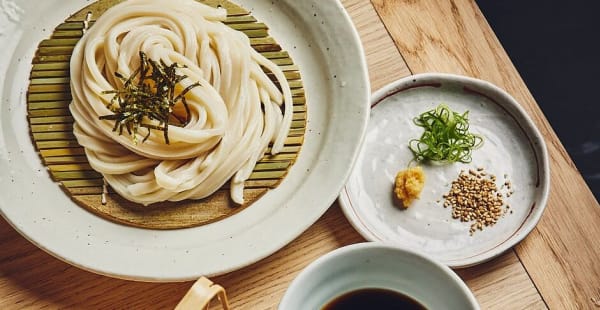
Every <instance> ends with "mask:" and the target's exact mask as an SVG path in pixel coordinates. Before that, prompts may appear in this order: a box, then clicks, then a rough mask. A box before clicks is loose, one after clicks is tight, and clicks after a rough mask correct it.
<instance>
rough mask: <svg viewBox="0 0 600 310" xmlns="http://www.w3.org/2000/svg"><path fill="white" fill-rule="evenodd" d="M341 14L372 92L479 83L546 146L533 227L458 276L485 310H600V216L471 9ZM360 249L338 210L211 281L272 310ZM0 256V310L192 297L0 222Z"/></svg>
mask: <svg viewBox="0 0 600 310" xmlns="http://www.w3.org/2000/svg"><path fill="white" fill-rule="evenodd" d="M328 1H329V0H328ZM342 2H343V4H344V6H345V7H346V9H347V10H348V12H349V13H350V15H351V17H352V19H353V21H354V23H355V25H356V27H357V28H358V31H359V33H360V36H361V39H362V42H363V45H364V47H365V52H366V55H367V61H368V64H369V72H370V77H371V85H372V89H373V91H375V90H377V89H379V88H380V87H381V86H383V85H385V84H387V83H389V82H391V81H393V80H395V79H398V78H401V77H404V76H407V75H410V74H412V73H421V72H448V73H456V74H462V75H467V76H472V77H476V78H481V79H484V80H488V81H490V82H492V83H494V84H496V85H498V86H500V87H502V88H504V89H505V90H507V91H508V92H509V93H510V94H511V95H512V96H514V97H515V98H516V99H517V101H518V102H520V103H521V104H522V106H523V107H524V108H525V110H526V111H527V112H528V113H529V115H530V116H531V117H532V118H533V120H534V122H535V123H536V125H537V126H538V128H539V129H540V131H541V132H542V135H543V136H544V137H545V139H546V143H547V147H548V151H549V155H550V168H551V189H550V197H549V200H548V206H547V209H546V211H545V213H544V215H543V217H542V219H541V221H540V222H539V224H538V226H537V227H536V228H535V229H534V230H533V232H532V233H531V234H530V235H529V236H528V237H527V238H526V239H525V240H524V241H523V242H521V243H520V244H519V245H518V246H516V247H515V248H514V249H512V250H510V251H508V252H507V253H505V254H503V255H501V256H500V257H498V258H496V259H494V260H492V261H490V262H488V263H485V264H482V265H479V266H476V267H471V268H468V269H462V270H457V271H456V272H457V273H458V274H459V275H460V276H461V277H462V278H463V279H464V280H465V281H466V283H467V285H468V286H469V287H470V288H471V289H472V290H473V292H474V294H475V296H476V298H477V299H478V301H479V303H480V304H481V306H482V308H483V309H546V308H550V309H595V308H598V309H600V206H599V205H598V202H597V201H596V200H595V198H594V196H593V195H592V193H591V192H590V190H589V188H588V187H587V185H586V184H585V182H584V180H583V179H582V177H581V175H580V174H579V172H578V171H577V168H576V167H575V165H574V164H573V162H572V161H571V159H570V157H569V155H568V154H567V152H566V151H565V149H564V147H563V146H562V144H561V142H560V141H559V139H558V138H557V136H556V134H555V133H554V131H553V130H552V128H551V127H550V125H549V124H548V121H547V120H546V118H545V117H544V115H543V113H542V112H541V110H540V108H539V106H538V104H537V103H536V102H535V100H534V99H533V97H532V96H531V94H530V93H529V91H528V89H527V86H526V85H525V84H524V82H523V80H522V79H521V77H520V76H519V73H518V72H517V70H516V69H515V68H514V66H513V65H512V63H511V61H510V59H509V57H508V56H507V54H506V52H505V51H504V49H503V48H502V46H501V44H500V42H499V41H498V39H497V38H496V36H495V35H494V32H493V31H492V30H491V28H490V26H489V25H488V23H487V22H486V19H485V17H484V16H483V15H482V14H481V12H480V10H479V8H478V7H477V5H476V4H475V2H474V1H473V0H417V1H415V0H371V1H369V0H344V1H342ZM557 61H560V59H557ZM549 87H551V86H549ZM565 105H566V106H567V105H568V103H566V104H565ZM362 241H364V239H363V238H362V237H361V236H360V235H358V233H356V232H355V231H354V230H353V228H352V227H351V226H350V224H349V223H348V221H347V220H346V219H345V218H344V216H343V214H342V212H341V211H340V208H339V206H338V205H337V203H336V204H334V205H333V206H332V207H331V208H330V209H329V211H327V213H326V214H325V215H324V216H323V217H322V218H321V219H319V220H318V221H317V222H316V223H315V224H314V225H313V226H312V227H310V228H309V229H308V230H307V231H306V232H304V233H303V234H302V235H301V236H300V237H298V238H297V239H296V240H294V241H293V242H291V243H290V244H289V245H287V246H286V247H284V248H283V249H281V250H279V251H278V252H276V253H275V254H273V255H271V256H270V257H268V258H266V259H264V260H262V261H260V262H258V263H256V264H253V265H251V266H249V267H246V268H243V269H241V270H238V271H235V272H232V273H230V274H227V275H224V276H220V277H215V278H213V279H212V280H213V281H215V282H217V283H219V284H221V285H222V286H224V287H225V288H226V289H227V293H228V295H229V298H230V301H231V303H232V306H233V308H234V309H272V308H276V306H277V304H278V303H279V300H280V299H281V297H282V295H283V293H284V292H285V290H286V288H287V286H288V285H289V283H290V281H291V280H292V279H293V278H294V277H295V276H296V275H297V274H298V273H299V272H300V270H302V269H303V268H304V267H306V266H307V265H308V264H309V263H310V262H311V261H313V260H314V259H316V258H317V257H319V256H321V255H323V254H325V253H327V252H329V251H331V250H334V249H336V248H339V247H341V246H344V245H347V244H351V243H357V242H362ZM0 248H1V249H2V250H1V251H0V309H19V308H33V309H39V308H50V309H54V308H69V309H72V308H78V309H107V308H109V309H113V308H119V309H120V308H123V309H124V308H128V309H168V308H173V307H174V306H175V305H176V304H177V302H178V300H179V299H180V298H181V297H183V295H184V294H185V292H186V291H187V290H188V289H189V288H190V286H191V285H192V283H191V282H186V283H161V284H157V283H139V282H131V281H124V280H117V279H112V278H108V277H104V276H99V275H96V274H92V273H89V272H86V271H83V270H81V269H78V268H76V267H72V266H70V265H68V264H66V263H63V262H62V261H59V260H58V259H55V258H53V257H51V256H50V255H48V254H46V253H45V252H43V251H42V250H40V249H38V248H36V247H35V246H34V245H32V244H30V243H29V242H28V241H26V240H25V239H24V238H23V237H21V236H20V235H19V234H18V233H17V232H15V231H14V230H13V229H12V228H11V227H10V225H9V224H8V223H7V222H6V221H4V220H3V219H0Z"/></svg>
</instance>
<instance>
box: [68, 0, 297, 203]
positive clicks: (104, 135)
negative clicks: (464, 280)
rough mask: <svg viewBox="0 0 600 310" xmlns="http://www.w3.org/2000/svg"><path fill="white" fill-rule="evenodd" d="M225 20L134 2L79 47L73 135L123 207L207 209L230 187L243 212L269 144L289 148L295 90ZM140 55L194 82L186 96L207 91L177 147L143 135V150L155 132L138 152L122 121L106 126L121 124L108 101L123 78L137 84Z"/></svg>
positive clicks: (205, 12) (105, 19)
mask: <svg viewBox="0 0 600 310" xmlns="http://www.w3.org/2000/svg"><path fill="white" fill-rule="evenodd" d="M226 15H227V13H226V11H225V10H224V9H221V8H219V9H215V8H211V7H208V6H206V5H203V4H200V3H198V2H196V1H194V0H179V1H167V0H129V1H125V2H122V3H121V4H118V5H116V6H114V7H112V8H111V9H109V10H108V11H106V12H105V13H104V14H103V15H102V16H101V17H99V18H98V19H97V21H96V23H95V24H94V25H93V26H92V27H91V28H90V29H89V30H88V31H87V32H86V33H85V35H84V36H83V37H82V39H81V40H80V42H79V43H78V44H77V45H76V47H75V50H74V51H73V56H72V58H71V64H70V65H71V67H70V68H71V92H72V97H73V101H72V103H71V105H70V110H71V113H72V115H73V117H74V119H75V124H74V128H73V132H74V134H75V136H76V138H77V141H78V142H79V144H81V145H82V146H83V147H84V148H85V154H86V156H87V158H88V161H89V163H90V165H91V166H92V168H93V169H95V170H96V171H98V172H100V173H101V174H102V175H103V176H104V178H105V180H106V182H107V183H108V184H110V185H111V187H112V188H113V189H114V190H115V191H116V192H118V193H119V194H120V195H121V196H123V197H124V198H126V199H128V200H130V201H133V202H137V203H141V204H144V205H148V204H151V203H155V202H160V201H179V200H183V199H201V198H204V197H207V196H209V195H211V194H212V193H214V192H215V191H216V190H218V189H219V188H220V187H221V186H222V185H224V184H225V183H226V182H227V181H228V180H231V187H230V188H231V197H232V199H233V201H234V202H236V203H238V204H241V203H243V186H244V181H245V180H246V179H248V178H249V176H250V174H251V172H252V170H253V169H254V166H255V165H256V162H257V161H258V160H259V159H260V158H262V157H263V155H264V153H265V151H266V150H267V147H268V145H269V143H271V142H273V145H272V148H271V152H272V153H273V154H275V153H278V152H279V151H280V150H281V149H282V148H283V144H284V142H285V139H286V137H287V135H288V132H289V128H290V124H291V116H292V111H291V109H292V97H291V92H290V89H289V85H288V83H287V81H286V79H285V76H284V75H283V73H282V71H281V70H280V69H279V68H278V67H277V66H276V65H275V64H273V63H272V62H271V61H269V60H268V59H266V58H264V57H263V56H262V55H261V54H259V53H257V52H256V51H254V49H253V48H252V47H251V46H250V42H249V39H248V37H247V36H246V35H245V34H243V33H241V32H238V31H235V30H233V29H231V28H230V27H228V26H226V25H225V24H223V23H222V22H221V21H223V20H225V18H226ZM140 51H142V52H144V53H145V54H146V55H147V56H148V58H150V59H153V60H157V61H158V60H162V61H163V62H164V63H165V64H166V65H171V64H173V63H178V64H179V65H184V66H185V67H184V68H179V69H177V70H178V74H180V75H186V76H187V77H188V78H186V79H184V80H182V81H181V82H180V88H182V89H183V88H186V87H187V86H190V85H191V84H193V83H195V82H199V83H200V86H198V87H194V88H192V89H191V90H190V91H189V92H188V93H187V94H186V95H185V97H186V99H187V105H188V106H189V110H190V114H189V116H190V117H189V122H188V123H187V124H186V125H185V126H183V127H179V126H174V125H169V128H168V138H169V141H170V143H169V144H167V143H166V142H165V139H164V137H163V132H161V131H159V130H150V129H147V128H140V130H139V132H138V135H139V136H140V139H138V140H139V141H141V140H142V139H141V138H144V137H145V136H146V135H147V134H148V131H150V132H149V136H148V138H147V140H146V141H144V142H143V143H141V142H137V143H134V139H133V137H132V136H131V135H132V134H131V133H128V132H126V131H125V132H123V134H122V135H120V134H119V133H118V132H114V131H113V127H114V125H115V121H114V120H100V119H99V117H100V116H103V115H109V114H113V112H112V111H111V110H110V109H109V108H108V107H107V106H108V105H109V104H110V102H111V99H112V97H113V96H114V94H103V91H107V90H113V89H114V90H117V89H122V88H123V82H122V80H120V79H119V78H116V77H115V72H118V73H120V74H121V75H123V76H124V77H129V76H131V75H132V74H133V73H134V70H136V69H137V68H138V67H139V66H140V57H139V52H140ZM261 66H262V67H264V68H266V70H268V71H270V72H271V73H272V74H273V75H274V76H275V77H276V79H277V81H278V83H279V84H280V87H281V90H282V91H280V90H279V89H278V88H277V87H276V85H275V84H274V83H273V82H272V81H271V80H269V78H268V77H267V75H266V74H265V73H264V72H263V69H261ZM179 91H181V90H179ZM281 106H283V107H284V108H283V109H282V108H281ZM178 109H179V110H182V107H178V106H175V107H174V111H175V112H176V111H177V110H178ZM282 110H283V112H282ZM148 122H149V123H152V120H150V121H148ZM154 122H155V125H158V122H157V121H154Z"/></svg>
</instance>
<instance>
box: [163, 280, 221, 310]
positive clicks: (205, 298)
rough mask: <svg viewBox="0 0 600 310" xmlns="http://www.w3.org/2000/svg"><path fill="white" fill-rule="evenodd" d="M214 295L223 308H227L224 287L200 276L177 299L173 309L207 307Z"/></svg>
mask: <svg viewBox="0 0 600 310" xmlns="http://www.w3.org/2000/svg"><path fill="white" fill-rule="evenodd" d="M215 296H217V298H218V299H219V301H221V306H222V307H223V309H224V310H229V302H228V300H227V294H226V293H225V289H224V288H223V287H222V286H220V285H218V284H214V283H213V282H212V281H210V280H209V279H207V278H205V277H201V278H200V279H198V280H197V281H196V282H195V283H194V285H192V287H191V288H190V290H189V291H188V292H187V293H186V294H185V296H183V298H182V299H181V300H180V301H179V303H178V304H177V306H176V307H175V310H192V309H193V310H197V309H208V307H209V305H210V302H211V300H213V298H215Z"/></svg>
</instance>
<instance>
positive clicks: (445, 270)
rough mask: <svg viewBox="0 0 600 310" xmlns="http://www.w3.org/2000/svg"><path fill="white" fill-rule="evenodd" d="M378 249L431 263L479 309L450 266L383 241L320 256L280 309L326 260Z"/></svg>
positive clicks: (295, 283) (299, 278)
mask: <svg viewBox="0 0 600 310" xmlns="http://www.w3.org/2000/svg"><path fill="white" fill-rule="evenodd" d="M377 249H389V250H394V251H397V252H399V253H401V254H402V255H409V256H413V257H416V258H418V259H420V260H423V261H425V262H427V263H429V264H431V265H432V266H433V267H435V268H436V269H437V270H439V271H441V272H442V273H443V274H444V275H445V276H447V277H448V279H449V280H451V281H452V282H453V283H454V284H456V286H457V287H458V288H459V289H460V291H461V292H462V293H463V295H464V297H465V298H466V300H467V301H468V303H469V304H470V305H471V306H472V308H474V309H479V304H478V302H477V300H476V299H475V296H474V295H473V293H472V292H471V290H470V289H469V287H468V286H467V285H466V284H465V283H464V282H463V280H462V279H461V278H460V277H459V276H458V275H457V274H456V273H454V271H452V269H450V268H449V267H448V266H446V265H444V264H441V263H439V262H438V261H436V260H435V259H433V258H431V257H429V256H428V255H426V254H422V253H419V252H416V251H413V250H410V249H405V248H402V247H399V246H394V245H390V244H384V243H381V242H362V243H356V244H351V245H347V246H344V247H341V248H338V249H336V250H333V251H331V252H329V253H327V254H325V255H323V256H321V257H319V258H318V259H316V260H315V261H313V262H312V263H311V264H310V265H308V266H307V267H306V268H304V269H303V270H302V271H301V272H300V274H299V275H298V276H297V277H296V278H295V279H294V280H293V281H292V283H291V284H290V285H289V286H288V289H287V291H286V293H285V294H284V296H283V298H282V299H281V302H280V309H285V307H286V306H287V305H289V303H290V300H291V294H292V293H293V292H294V291H296V290H298V289H300V288H301V286H302V285H303V284H304V283H306V282H310V277H311V275H313V274H314V273H315V271H318V270H319V269H321V268H322V265H323V264H325V263H326V262H329V261H334V260H338V259H340V258H342V257H344V256H348V255H349V254H351V253H354V252H360V251H373V250H377Z"/></svg>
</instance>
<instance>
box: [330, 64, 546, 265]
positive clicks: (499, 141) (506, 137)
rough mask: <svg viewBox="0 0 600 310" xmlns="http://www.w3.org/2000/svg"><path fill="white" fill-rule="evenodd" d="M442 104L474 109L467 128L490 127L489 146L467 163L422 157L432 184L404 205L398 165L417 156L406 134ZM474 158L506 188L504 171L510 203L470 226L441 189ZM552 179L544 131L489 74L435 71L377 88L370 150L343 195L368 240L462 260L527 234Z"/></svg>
mask: <svg viewBox="0 0 600 310" xmlns="http://www.w3.org/2000/svg"><path fill="white" fill-rule="evenodd" d="M440 103H444V104H446V105H448V106H449V107H450V108H451V109H452V110H454V111H456V112H460V113H462V112H464V111H466V110H468V111H469V124H470V131H471V132H474V133H478V134H481V135H483V136H484V143H483V146H482V147H481V148H480V149H476V150H474V151H473V153H472V156H473V159H472V162H471V163H469V164H462V163H454V164H450V165H431V164H422V165H421V166H422V167H423V169H424V172H425V177H426V181H425V188H424V189H423V192H422V193H421V196H420V199H418V200H416V201H414V202H413V203H412V204H411V206H410V207H409V208H408V209H406V210H402V209H401V208H399V207H397V205H396V203H395V202H394V199H393V195H394V194H393V186H394V178H395V176H396V173H397V172H398V171H400V170H403V169H406V168H407V166H408V164H409V162H410V161H411V160H412V159H413V154H412V152H411V151H410V150H409V148H408V142H409V140H411V139H413V138H417V139H418V138H419V137H420V136H421V134H422V132H423V128H421V127H418V126H416V125H415V124H414V123H413V118H414V117H416V116H418V115H419V114H421V113H423V112H425V111H428V110H431V109H433V108H435V107H436V106H438V105H439V104H440ZM477 167H482V168H485V170H486V171H487V173H491V174H494V175H496V176H497V181H496V183H497V185H498V187H499V188H500V187H501V186H502V185H503V183H504V182H505V178H504V175H505V174H506V175H507V179H508V180H510V181H511V183H512V189H513V190H514V193H513V194H512V195H511V196H510V197H509V198H506V199H505V200H506V201H507V203H508V204H509V205H510V210H512V211H510V212H508V213H506V214H505V215H504V216H503V217H502V218H500V219H499V220H498V223H497V224H496V225H494V226H491V227H486V228H485V229H484V230H483V231H476V232H475V233H474V234H473V235H470V233H469V229H470V225H471V223H472V222H466V223H462V222H460V221H459V220H457V219H452V216H451V208H444V207H443V206H442V205H443V201H444V199H443V197H442V196H443V195H444V194H446V193H447V192H448V190H449V189H450V186H451V182H452V181H453V180H454V179H456V178H457V177H458V175H459V173H460V171H461V170H463V169H465V170H467V171H468V170H469V169H476V168H477ZM549 183H550V181H549V166H548V155H547V151H546V147H545V143H544V140H543V138H542V136H541V134H540V133H539V131H538V130H537V128H536V127H535V125H534V124H533V122H532V121H531V119H530V118H529V117H528V116H527V114H526V112H525V111H524V110H523V109H522V108H521V106H520V105H519V104H518V103H517V102H516V101H515V100H514V99H513V98H512V97H511V96H510V95H509V94H507V93H506V92H505V91H503V90H502V89H500V88H498V87H496V86H494V85H492V84H490V83H488V82H485V81H481V80H477V79H473V78H469V77H464V76H457V75H450V74H437V73H428V74H419V75H415V76H410V77H407V78H404V79H401V80H398V81H396V82H394V83H392V84H390V85H387V86H386V87H384V88H382V89H381V90H379V91H378V92H376V93H375V94H374V95H373V97H372V109H371V118H370V121H369V125H368V128H367V133H366V137H365V141H364V145H363V149H362V152H361V155H360V156H359V160H358V161H357V163H356V165H355V167H354V171H353V173H352V175H351V177H350V178H349V180H348V182H347V183H346V186H345V187H344V189H343V190H342V192H341V194H340V198H339V201H340V204H341V206H342V209H343V211H344V213H345V215H346V217H347V218H348V219H349V221H350V222H351V224H352V225H353V226H354V227H355V228H356V230H358V232H359V233H360V234H362V235H363V236H364V237H365V238H366V239H367V240H371V241H384V242H388V243H392V244H395V245H399V246H402V247H406V248H409V249H413V250H418V251H421V252H423V253H425V254H428V255H430V256H431V257H434V258H435V259H437V260H439V261H440V262H442V263H444V264H447V265H449V266H451V267H457V268H458V267H467V266H471V265H474V264H478V263H481V262H484V261H486V260H489V259H491V258H493V257H495V256H498V255H499V254H501V253H502V252H504V251H506V250H507V249H509V248H511V247H512V246H514V245H515V244H517V243H518V242H519V241H521V240H522V239H523V238H524V237H525V236H526V235H527V234H528V233H529V232H530V231H531V230H532V229H533V228H534V227H535V225H536V224H537V222H538V220H539V219H540V217H541V215H542V212H543V210H544V208H545V207H546V200H547V196H548V189H549Z"/></svg>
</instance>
